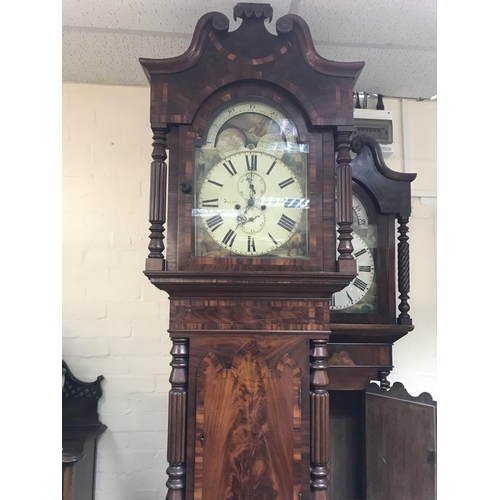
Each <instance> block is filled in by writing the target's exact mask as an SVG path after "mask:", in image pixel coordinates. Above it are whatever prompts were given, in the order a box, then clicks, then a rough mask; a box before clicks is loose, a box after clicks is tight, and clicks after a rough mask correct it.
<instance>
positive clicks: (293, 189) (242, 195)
mask: <svg viewBox="0 0 500 500" xmlns="http://www.w3.org/2000/svg"><path fill="white" fill-rule="evenodd" d="M308 208H309V200H308V199H307V198H306V197H305V194H304V191H303V187H302V185H301V182H300V180H299V179H298V177H297V176H296V174H295V173H294V172H293V171H292V169H291V168H289V167H288V166H287V165H286V164H285V163H283V162H282V161H281V160H280V159H279V158H277V157H276V156H273V155H270V154H267V153H264V152H261V151H258V150H255V149H253V150H244V151H242V152H239V153H235V154H232V155H230V156H227V157H226V158H224V159H222V160H221V161H219V162H218V163H216V164H215V165H214V166H213V167H212V168H211V169H210V170H209V171H208V172H207V173H206V175H205V177H204V178H203V180H202V183H201V186H200V189H199V194H198V200H197V209H196V213H197V216H200V217H201V221H202V224H203V226H204V227H205V230H206V232H207V234H208V235H209V237H210V238H211V239H212V240H213V241H214V242H215V243H216V244H217V245H218V246H220V247H222V248H225V249H226V250H228V251H229V252H230V253H232V254H236V255H245V256H253V255H265V254H268V253H270V252H273V251H275V250H277V249H279V248H280V247H282V246H283V245H285V244H286V243H287V242H289V241H290V240H291V239H293V238H296V237H298V236H299V235H300V231H299V225H300V222H301V219H302V217H303V214H304V210H305V209H308Z"/></svg>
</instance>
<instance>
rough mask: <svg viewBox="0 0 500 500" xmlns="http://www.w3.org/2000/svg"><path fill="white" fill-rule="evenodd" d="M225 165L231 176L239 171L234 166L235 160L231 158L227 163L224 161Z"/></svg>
mask: <svg viewBox="0 0 500 500" xmlns="http://www.w3.org/2000/svg"><path fill="white" fill-rule="evenodd" d="M228 163H229V165H228ZM223 165H224V168H225V169H226V170H227V171H228V172H229V174H230V175H231V177H232V176H233V175H235V174H237V173H238V172H236V169H235V168H234V165H233V162H232V161H231V160H229V161H228V162H227V163H223Z"/></svg>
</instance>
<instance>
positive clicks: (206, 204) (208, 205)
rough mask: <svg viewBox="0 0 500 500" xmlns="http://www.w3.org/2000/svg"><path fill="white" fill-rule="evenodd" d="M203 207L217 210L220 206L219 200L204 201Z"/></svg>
mask: <svg viewBox="0 0 500 500" xmlns="http://www.w3.org/2000/svg"><path fill="white" fill-rule="evenodd" d="M201 206H202V207H204V208H217V207H218V206H219V198H214V199H213V200H203V201H202V202H201Z"/></svg>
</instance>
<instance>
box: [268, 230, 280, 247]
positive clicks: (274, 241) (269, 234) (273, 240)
mask: <svg viewBox="0 0 500 500" xmlns="http://www.w3.org/2000/svg"><path fill="white" fill-rule="evenodd" d="M267 235H268V236H269V238H271V241H272V242H273V243H274V244H275V245H278V242H277V241H276V240H275V239H274V238H273V235H272V234H271V233H267Z"/></svg>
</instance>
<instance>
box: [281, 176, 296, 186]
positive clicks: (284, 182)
mask: <svg viewBox="0 0 500 500" xmlns="http://www.w3.org/2000/svg"><path fill="white" fill-rule="evenodd" d="M294 182H295V179H294V178H293V177H289V178H288V179H285V180H284V181H283V182H280V183H279V184H278V186H279V187H280V189H283V188H286V187H287V186H289V185H290V184H293V183H294Z"/></svg>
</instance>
